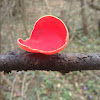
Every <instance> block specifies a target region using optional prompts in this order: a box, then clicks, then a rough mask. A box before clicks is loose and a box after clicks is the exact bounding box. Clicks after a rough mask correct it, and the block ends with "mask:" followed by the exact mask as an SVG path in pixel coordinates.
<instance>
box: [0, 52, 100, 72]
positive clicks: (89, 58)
mask: <svg viewBox="0 0 100 100" xmlns="http://www.w3.org/2000/svg"><path fill="white" fill-rule="evenodd" d="M12 70H16V71H22V70H24V71H27V70H46V71H59V72H64V73H67V72H70V71H81V70H100V53H93V54H89V53H65V54H62V53H58V54H54V55H44V54H38V53H37V54H36V53H30V52H26V51H12V52H9V53H6V54H1V55H0V71H4V72H11V71H12Z"/></svg>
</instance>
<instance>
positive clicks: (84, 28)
mask: <svg viewBox="0 0 100 100" xmlns="http://www.w3.org/2000/svg"><path fill="white" fill-rule="evenodd" d="M80 2H81V8H82V9H81V14H82V23H83V31H84V33H85V34H88V29H87V17H86V13H85V8H84V6H85V0H80Z"/></svg>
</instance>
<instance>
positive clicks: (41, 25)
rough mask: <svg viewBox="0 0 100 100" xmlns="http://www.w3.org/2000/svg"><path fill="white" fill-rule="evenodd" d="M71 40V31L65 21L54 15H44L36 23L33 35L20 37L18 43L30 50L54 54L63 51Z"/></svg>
mask: <svg viewBox="0 0 100 100" xmlns="http://www.w3.org/2000/svg"><path fill="white" fill-rule="evenodd" d="M68 40H69V32H68V29H67V27H66V26H65V24H64V22H62V21H61V20H60V19H59V18H57V17H54V16H44V17H41V18H40V19H38V21H37V22H36V23H35V25H34V29H33V30H32V33H31V36H30V37H29V38H28V39H26V40H22V39H20V38H19V39H18V40H17V43H18V45H19V46H20V47H21V48H22V49H24V50H26V51H29V52H33V53H43V54H46V55H52V54H55V53H58V52H60V51H62V50H63V49H64V48H65V47H66V45H67V43H68Z"/></svg>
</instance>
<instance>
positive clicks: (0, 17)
mask: <svg viewBox="0 0 100 100" xmlns="http://www.w3.org/2000/svg"><path fill="white" fill-rule="evenodd" d="M2 2H3V0H0V54H1V38H2V36H1V29H2V20H3V18H2V11H1V8H2ZM1 84H2V83H1V73H0V86H1ZM0 100H6V99H5V96H4V94H3V92H2V89H1V88H0Z"/></svg>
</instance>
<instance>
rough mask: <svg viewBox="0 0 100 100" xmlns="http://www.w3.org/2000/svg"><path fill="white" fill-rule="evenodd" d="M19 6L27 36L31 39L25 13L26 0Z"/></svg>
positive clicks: (20, 0) (20, 2) (21, 0)
mask: <svg viewBox="0 0 100 100" xmlns="http://www.w3.org/2000/svg"><path fill="white" fill-rule="evenodd" d="M19 4H20V13H21V17H22V22H23V26H24V30H25V33H26V35H27V36H28V37H29V34H28V31H27V26H26V11H25V2H24V0H19Z"/></svg>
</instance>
